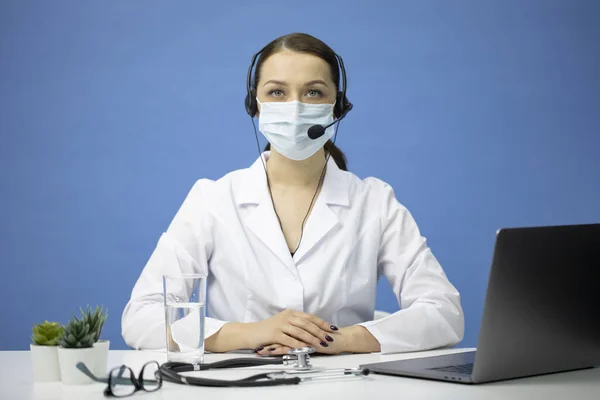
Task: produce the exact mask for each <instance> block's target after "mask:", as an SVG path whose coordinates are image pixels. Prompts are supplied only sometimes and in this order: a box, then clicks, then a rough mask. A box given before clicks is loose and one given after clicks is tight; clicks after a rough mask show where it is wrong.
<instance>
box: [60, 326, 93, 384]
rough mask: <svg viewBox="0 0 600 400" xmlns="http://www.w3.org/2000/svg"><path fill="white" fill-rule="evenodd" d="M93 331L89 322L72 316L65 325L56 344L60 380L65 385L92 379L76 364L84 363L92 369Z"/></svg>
mask: <svg viewBox="0 0 600 400" xmlns="http://www.w3.org/2000/svg"><path fill="white" fill-rule="evenodd" d="M94 337H95V336H94V332H93V331H92V330H91V329H90V326H89V324H88V323H87V322H86V321H85V320H83V319H79V318H77V317H76V316H73V317H72V318H71V320H70V321H69V323H68V324H67V325H66V326H65V329H64V332H63V335H62V337H61V338H60V340H59V342H58V344H59V347H58V363H59V365H60V375H61V380H62V382H63V383H64V384H67V385H85V384H89V383H92V382H93V381H92V380H91V379H90V378H88V377H87V376H86V375H85V374H83V373H82V372H81V371H80V370H79V369H77V367H76V365H77V363H78V362H82V363H84V364H85V365H86V366H87V367H88V368H90V370H92V369H93V368H94V367H95V365H96V362H97V355H96V353H97V352H96V350H95V349H94Z"/></svg>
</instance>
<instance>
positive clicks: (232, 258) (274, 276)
mask: <svg viewBox="0 0 600 400" xmlns="http://www.w3.org/2000/svg"><path fill="white" fill-rule="evenodd" d="M268 156H269V152H265V153H263V155H262V157H264V160H265V161H266V160H267V159H268ZM188 272H201V273H204V274H206V275H207V276H208V287H207V297H208V312H207V315H208V317H207V318H206V325H205V329H206V330H205V332H206V333H205V335H206V337H209V336H210V335H212V334H214V333H215V332H217V331H218V330H219V329H220V328H221V326H223V324H225V323H226V322H227V321H237V322H254V321H259V320H262V319H265V318H268V317H270V316H272V315H274V314H276V313H278V312H280V311H282V310H284V309H293V310H298V311H304V312H306V313H311V314H315V315H317V316H319V317H321V318H322V319H324V320H325V321H327V322H329V323H332V324H335V325H337V326H339V327H344V326H350V325H354V324H360V325H363V326H364V327H366V328H367V329H368V330H369V331H370V332H371V334H373V336H375V338H377V340H378V341H379V342H380V344H381V352H382V353H393V352H403V351H417V350H426V349H431V348H438V347H443V346H451V345H454V344H456V343H458V342H460V341H461V340H462V338H463V333H464V316H463V310H462V307H461V304H460V295H459V293H458V291H457V289H456V288H455V287H454V286H453V285H452V284H451V283H450V282H449V280H448V279H447V277H446V275H445V273H444V271H443V270H442V268H441V266H440V264H439V263H438V261H437V260H436V258H435V257H434V255H433V254H432V252H431V250H430V249H429V247H428V245H427V244H426V240H425V238H424V237H422V236H421V234H420V232H419V229H418V227H417V225H416V223H415V221H414V219H413V218H412V216H411V214H410V213H409V211H408V210H407V209H406V208H405V207H404V206H402V204H400V203H399V202H398V201H397V199H396V197H395V195H394V191H393V189H392V188H391V187H390V186H389V185H388V184H386V183H385V182H383V181H381V180H379V179H376V178H366V179H364V180H361V179H359V178H358V177H357V176H356V175H354V174H352V173H350V172H346V171H343V170H340V169H339V168H338V167H337V165H336V164H335V162H334V161H333V159H330V160H329V162H328V166H327V173H326V176H325V179H324V182H323V187H322V189H321V193H320V195H319V196H318V197H317V200H316V202H315V204H314V208H313V211H312V212H311V214H310V216H309V218H308V220H307V222H306V225H305V229H304V235H303V238H302V241H301V244H300V247H299V249H298V250H297V252H296V254H295V255H294V257H292V256H291V254H290V252H289V249H288V247H287V245H286V242H285V238H284V236H283V234H282V232H281V229H280V227H279V224H278V222H277V219H276V215H275V213H274V210H273V206H272V203H271V200H270V198H269V192H268V190H267V185H266V178H265V171H264V168H263V165H262V162H261V160H260V159H259V158H257V160H256V162H255V163H254V164H253V165H252V166H251V167H250V168H246V169H241V170H237V171H234V172H231V173H229V174H227V175H225V176H224V177H222V178H221V179H218V180H215V181H213V180H208V179H200V180H198V181H197V182H196V183H195V185H194V186H193V188H192V189H191V191H190V192H189V194H188V196H187V197H186V199H185V201H184V202H183V204H182V206H181V208H180V209H179V211H178V212H177V213H176V215H175V217H174V219H173V221H172V222H171V224H170V226H169V227H168V229H167V231H166V232H164V233H163V234H162V235H161V237H160V239H159V240H158V243H157V245H156V248H155V250H154V252H153V254H152V255H151V257H150V259H149V260H148V262H147V264H146V266H145V267H144V269H143V271H142V273H141V275H140V277H139V279H138V280H137V282H136V284H135V286H134V288H133V291H132V293H131V299H130V300H129V302H128V304H127V305H126V307H125V309H124V311H123V315H122V335H123V338H124V340H125V342H126V343H127V344H128V345H129V346H131V347H132V348H135V349H155V348H165V346H166V344H165V341H166V339H165V336H166V335H165V328H164V324H165V322H164V318H165V317H164V311H163V297H162V275H163V274H174V273H188ZM381 275H383V276H385V278H387V280H388V281H389V282H390V284H391V287H392V288H393V291H394V293H395V295H396V297H397V299H398V302H399V305H400V308H401V309H400V311H398V312H396V313H393V314H391V315H389V316H387V317H385V318H382V319H379V320H375V321H373V313H374V309H375V298H376V288H377V281H378V279H379V278H380V276H381ZM196 323H197V322H196ZM180 336H181V334H180Z"/></svg>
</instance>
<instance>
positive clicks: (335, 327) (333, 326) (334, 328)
mask: <svg viewBox="0 0 600 400" xmlns="http://www.w3.org/2000/svg"><path fill="white" fill-rule="evenodd" d="M329 327H330V328H331V330H332V331H337V330H338V327H337V326H335V325H330V326H329Z"/></svg>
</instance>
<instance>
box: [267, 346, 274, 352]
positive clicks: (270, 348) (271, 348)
mask: <svg viewBox="0 0 600 400" xmlns="http://www.w3.org/2000/svg"><path fill="white" fill-rule="evenodd" d="M274 350H275V347H269V348H268V349H267V351H274Z"/></svg>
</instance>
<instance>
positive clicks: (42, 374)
mask: <svg viewBox="0 0 600 400" xmlns="http://www.w3.org/2000/svg"><path fill="white" fill-rule="evenodd" d="M63 330H64V328H63V327H62V325H60V324H59V323H58V322H48V321H44V322H43V323H41V324H35V325H33V329H32V331H33V335H32V336H31V341H32V342H33V343H32V344H31V345H30V349H31V363H32V367H33V378H34V380H35V381H36V382H57V381H60V368H59V364H58V340H59V339H60V338H61V336H62V334H63Z"/></svg>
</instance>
